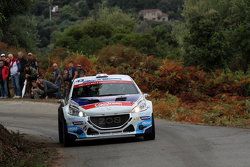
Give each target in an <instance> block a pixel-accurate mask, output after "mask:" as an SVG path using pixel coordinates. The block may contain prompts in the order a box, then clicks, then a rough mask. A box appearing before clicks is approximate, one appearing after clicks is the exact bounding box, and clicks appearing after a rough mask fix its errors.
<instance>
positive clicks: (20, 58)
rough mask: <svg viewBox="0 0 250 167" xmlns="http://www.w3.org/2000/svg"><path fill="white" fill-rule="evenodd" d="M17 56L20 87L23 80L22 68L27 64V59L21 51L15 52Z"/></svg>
mask: <svg viewBox="0 0 250 167" xmlns="http://www.w3.org/2000/svg"><path fill="white" fill-rule="evenodd" d="M17 56H18V61H19V62H20V87H21V89H22V88H23V84H24V81H25V73H24V69H25V66H26V64H27V60H26V58H25V57H24V54H23V52H21V51H20V52H18V53H17Z"/></svg>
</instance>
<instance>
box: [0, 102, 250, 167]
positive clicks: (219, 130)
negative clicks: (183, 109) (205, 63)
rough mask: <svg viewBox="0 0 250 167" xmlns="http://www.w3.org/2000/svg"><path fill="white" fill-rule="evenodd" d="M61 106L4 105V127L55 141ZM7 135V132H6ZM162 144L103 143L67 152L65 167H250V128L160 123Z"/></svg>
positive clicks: (1, 120)
mask: <svg viewBox="0 0 250 167" xmlns="http://www.w3.org/2000/svg"><path fill="white" fill-rule="evenodd" d="M57 106H58V105H56V104H48V103H37V102H35V103H34V102H23V101H19V102H14V101H0V123H1V124H3V125H4V126H6V127H7V128H9V129H12V130H19V131H20V132H22V133H27V134H30V135H33V136H36V137H37V138H39V139H43V140H46V141H48V142H51V143H58V139H57V136H58V134H57ZM0 135H1V134H0ZM156 135H157V136H156V140H155V141H143V140H141V139H137V140H135V139H133V138H130V139H115V140H98V141H94V142H93V141H92V142H86V143H81V144H80V145H79V146H77V147H71V148H62V147H61V146H60V145H59V144H58V148H59V149H60V152H62V153H63V155H64V156H63V157H64V158H62V159H61V160H60V164H61V165H62V166H65V167H78V166H80V167H158V166H159V167H250V129H237V128H224V127H210V126H196V125H185V124H179V123H171V122H167V121H164V120H157V121H156Z"/></svg>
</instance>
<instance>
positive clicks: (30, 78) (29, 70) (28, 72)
mask: <svg viewBox="0 0 250 167" xmlns="http://www.w3.org/2000/svg"><path fill="white" fill-rule="evenodd" d="M24 76H25V79H26V80H27V85H26V95H27V96H29V95H31V87H32V82H35V81H36V80H37V78H38V73H37V70H36V69H34V68H33V67H31V66H29V65H28V64H26V66H25V68H24Z"/></svg>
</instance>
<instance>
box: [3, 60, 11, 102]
mask: <svg viewBox="0 0 250 167" xmlns="http://www.w3.org/2000/svg"><path fill="white" fill-rule="evenodd" d="M3 60H4V65H5V66H7V67H8V68H9V70H10V58H9V57H7V56H6V55H4V57H3ZM9 78H10V72H9V75H8V79H7V90H8V96H9V97H11V96H10V88H9V85H10V84H9V82H10V81H9Z"/></svg>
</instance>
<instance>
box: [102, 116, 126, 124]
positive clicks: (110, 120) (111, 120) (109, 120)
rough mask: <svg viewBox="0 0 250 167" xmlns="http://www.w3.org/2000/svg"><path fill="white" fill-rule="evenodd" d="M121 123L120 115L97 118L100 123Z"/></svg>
mask: <svg viewBox="0 0 250 167" xmlns="http://www.w3.org/2000/svg"><path fill="white" fill-rule="evenodd" d="M119 123H121V118H120V117H113V118H112V117H107V118H99V124H100V125H106V124H107V125H110V124H119Z"/></svg>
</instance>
